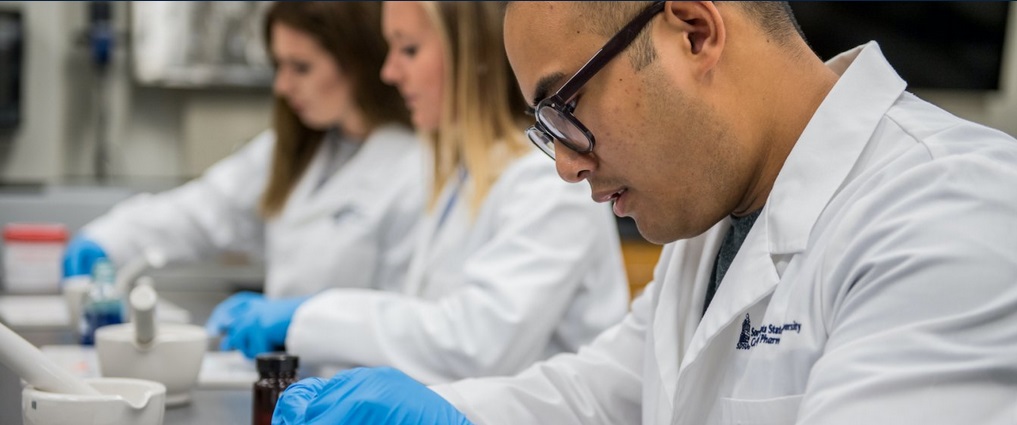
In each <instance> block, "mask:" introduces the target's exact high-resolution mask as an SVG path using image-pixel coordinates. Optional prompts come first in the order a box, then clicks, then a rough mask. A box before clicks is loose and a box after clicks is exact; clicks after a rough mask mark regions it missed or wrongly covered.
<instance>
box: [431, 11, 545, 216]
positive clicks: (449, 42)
mask: <svg viewBox="0 0 1017 425" xmlns="http://www.w3.org/2000/svg"><path fill="white" fill-rule="evenodd" d="M421 4H422V5H423V7H424V10H425V11H426V13H427V15H428V17H429V18H430V20H431V22H432V24H433V25H434V27H435V28H436V29H437V30H438V32H439V34H440V36H441V38H442V42H443V44H444V47H445V52H446V55H445V69H446V70H451V71H452V72H446V74H445V84H444V93H443V96H442V97H443V102H442V103H443V104H442V105H441V108H442V114H441V122H440V123H439V126H438V129H437V130H436V131H433V132H430V134H425V137H426V139H427V141H428V142H429V143H430V145H431V147H432V148H433V152H434V187H433V189H432V193H431V198H430V202H429V206H430V207H432V208H433V207H434V204H435V202H436V201H437V198H438V196H439V195H440V193H441V190H442V187H444V185H445V183H446V182H447V181H448V179H450V178H452V177H453V176H455V175H456V174H457V173H458V168H459V167H460V166H464V167H465V168H466V171H467V172H468V173H469V175H470V179H471V181H472V184H473V186H472V192H471V193H470V194H469V204H470V211H471V213H472V214H473V215H476V213H477V211H478V210H479V209H480V206H481V205H482V204H483V202H484V199H485V198H486V197H487V194H488V192H490V190H491V186H493V185H494V183H495V182H496V181H497V180H498V177H499V176H500V175H501V173H502V171H504V169H505V168H506V166H507V165H508V164H510V163H511V162H512V161H513V160H515V159H517V158H519V157H520V156H522V155H524V154H526V153H527V152H530V150H531V146H530V143H529V142H528V141H527V140H526V137H525V134H524V128H525V124H524V123H525V122H526V116H525V111H526V101H525V100H524V99H523V97H522V93H521V92H520V90H519V86H518V84H517V83H516V79H515V76H514V75H513V74H512V69H511V68H510V67H509V63H508V57H506V56H505V46H504V44H503V42H502V18H503V17H504V14H505V4H504V2H488V1H483V2H455V1H452V2H421Z"/></svg>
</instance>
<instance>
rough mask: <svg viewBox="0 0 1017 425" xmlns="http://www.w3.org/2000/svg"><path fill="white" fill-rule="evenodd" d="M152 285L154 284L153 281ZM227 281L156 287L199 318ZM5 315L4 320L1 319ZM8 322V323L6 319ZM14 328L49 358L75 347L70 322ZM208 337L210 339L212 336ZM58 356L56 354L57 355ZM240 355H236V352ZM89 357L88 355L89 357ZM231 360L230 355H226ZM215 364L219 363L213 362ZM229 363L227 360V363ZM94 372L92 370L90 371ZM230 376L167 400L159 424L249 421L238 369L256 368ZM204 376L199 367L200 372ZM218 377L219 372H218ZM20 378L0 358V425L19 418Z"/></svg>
mask: <svg viewBox="0 0 1017 425" xmlns="http://www.w3.org/2000/svg"><path fill="white" fill-rule="evenodd" d="M157 286H158V284H157ZM228 288H230V286H228V285H223V286H220V287H218V288H212V289H214V290H212V289H210V290H204V291H195V290H183V291H167V290H163V291H160V297H161V298H162V299H166V300H168V301H170V302H172V304H174V305H177V306H179V307H181V308H183V309H185V310H186V311H187V312H188V313H189V317H188V318H189V319H190V321H191V322H192V323H204V322H205V320H206V319H207V318H208V315H209V314H210V313H211V311H212V308H214V307H215V305H217V304H218V303H219V302H220V301H222V300H223V299H225V298H226V297H227V296H229V295H230V291H229V290H228ZM11 296H12V295H10V294H3V293H0V300H3V299H4V298H10V297H11ZM2 313H3V312H0V319H4V317H3V314H2ZM8 321H9V320H5V323H6V322H8ZM8 324H9V323H8ZM11 328H12V329H14V330H15V332H17V333H19V334H20V335H21V336H23V337H24V338H25V339H27V340H28V341H29V342H31V343H32V344H34V345H35V346H37V347H41V348H42V351H43V353H44V354H45V355H46V356H47V357H49V358H50V359H51V360H52V359H54V353H57V354H59V352H60V350H61V349H71V351H74V350H73V349H74V348H80V347H79V346H76V345H74V344H75V337H74V333H73V332H72V331H71V329H70V326H67V325H65V326H62V327H59V326H27V327H25V326H24V325H23V326H22V327H20V328H19V327H18V326H13V325H12V326H11ZM213 343H214V342H213ZM80 351H81V352H83V353H86V354H88V355H91V356H92V357H93V359H94V351H91V350H90V349H83V348H82V349H80ZM209 354H212V355H211V356H209V355H206V360H205V362H204V364H203V366H202V367H203V368H205V367H206V366H207V365H208V362H209V360H210V359H212V360H216V361H222V359H223V358H227V357H225V356H222V355H225V354H228V353H222V352H212V353H209ZM231 354H234V355H236V356H239V354H238V353H236V352H234V353H231ZM58 357H59V356H58ZM240 358H241V359H242V357H240ZM56 360H57V363H58V364H59V363H61V361H59V358H57V359H56ZM92 361H93V362H94V360H92ZM231 361H235V360H231ZM216 364H221V363H216ZM233 367H234V366H228V367H226V368H227V369H228V368H233ZM213 369H219V370H221V369H223V368H222V367H213ZM77 373H78V375H79V376H83V377H87V376H89V375H88V373H82V372H80V371H79V372H77ZM92 373H94V372H92ZM231 374H232V375H230V377H229V378H230V379H231V381H230V382H228V383H226V384H223V382H222V381H214V382H212V383H211V384H209V383H208V382H204V383H203V384H199V386H198V387H197V388H196V389H194V390H193V392H192V400H191V402H190V403H188V404H185V405H182V406H173V407H168V408H167V409H166V413H165V416H164V420H163V424H164V425H183V424H187V425H205V424H209V425H212V424H215V425H219V424H226V425H230V424H238V425H249V424H250V423H251V416H252V415H251V409H252V404H251V403H252V401H251V400H252V399H251V390H250V387H249V385H250V384H249V383H246V382H239V381H238V380H237V377H238V376H241V374H250V375H249V376H247V375H244V379H249V380H250V381H251V383H253V380H254V379H256V372H254V368H253V364H249V365H248V366H246V369H244V370H240V371H238V372H231ZM202 376H204V371H203V373H202ZM220 377H221V376H220ZM21 385H22V382H21V379H20V378H19V377H18V376H16V375H14V373H13V372H11V371H10V370H9V369H8V368H7V367H5V366H4V365H2V364H0V425H16V424H21V423H22V419H21V388H22V387H21Z"/></svg>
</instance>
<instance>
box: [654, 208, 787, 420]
mask: <svg viewBox="0 0 1017 425" xmlns="http://www.w3.org/2000/svg"><path fill="white" fill-rule="evenodd" d="M766 215H767V208H764V209H763V212H762V214H761V215H760V218H759V219H757V220H756V223H755V224H754V225H753V226H752V230H751V231H750V232H749V234H748V235H747V236H746V237H745V241H744V242H743V243H742V246H741V248H739V250H738V254H737V255H736V256H735V258H734V261H732V262H731V267H730V268H729V269H728V271H727V274H726V275H725V276H724V280H722V281H721V283H720V286H719V287H718V288H717V293H716V295H715V296H714V298H713V302H712V303H711V304H710V308H709V310H707V311H706V314H705V315H703V317H702V320H701V321H700V322H699V326H698V327H697V328H696V330H695V333H694V334H693V336H692V339H691V341H690V342H689V343H688V348H687V349H686V351H685V354H684V355H683V356H682V358H681V366H680V367H679V370H678V377H677V379H676V381H677V382H676V383H677V388H676V393H675V397H674V398H673V400H674V402H673V404H674V414H675V417H674V418H673V420H672V423H676V424H698V423H705V422H706V420H707V416H708V415H709V412H710V409H711V408H712V404H711V402H712V401H713V397H712V395H714V394H717V391H718V388H719V385H720V383H721V381H722V380H721V379H720V377H721V376H723V369H724V368H725V367H726V365H727V364H728V363H727V358H726V357H727V356H729V355H730V354H731V353H732V352H733V351H734V346H735V345H736V344H737V343H738V335H739V334H740V330H741V324H742V322H743V319H744V317H745V314H746V311H748V310H749V309H750V308H751V307H753V306H755V305H757V304H759V303H760V302H765V300H767V299H768V297H769V296H770V295H771V294H772V293H773V291H774V290H775V289H776V287H777V283H778V282H779V281H780V278H779V277H778V275H777V271H776V268H775V267H774V263H773V260H772V257H771V256H770V252H769V250H768V249H767V239H768V229H767V226H766V220H765V217H766ZM725 231H726V229H725ZM708 252H711V253H715V252H716V249H714V250H712V251H708ZM701 263H709V264H711V265H712V264H713V261H703V262H701ZM701 308H702V307H701V306H700V310H695V311H692V310H689V311H686V312H683V313H682V314H683V315H684V316H685V320H686V321H694V317H691V315H693V314H700V311H701ZM696 394H705V395H706V397H705V398H704V397H696V396H695V395H696Z"/></svg>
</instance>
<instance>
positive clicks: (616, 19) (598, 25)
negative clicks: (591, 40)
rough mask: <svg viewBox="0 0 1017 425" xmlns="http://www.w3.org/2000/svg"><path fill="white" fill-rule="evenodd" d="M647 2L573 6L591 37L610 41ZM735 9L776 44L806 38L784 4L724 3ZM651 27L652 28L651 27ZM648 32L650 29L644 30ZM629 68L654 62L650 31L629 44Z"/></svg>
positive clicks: (654, 55)
mask: <svg viewBox="0 0 1017 425" xmlns="http://www.w3.org/2000/svg"><path fill="white" fill-rule="evenodd" d="M651 3H653V2H649V1H618V2H601V1H590V2H576V3H572V4H573V5H575V7H576V10H575V11H576V12H577V14H578V17H579V22H582V25H583V26H584V27H586V28H589V29H591V30H592V31H593V32H594V33H596V34H598V35H602V36H604V37H610V36H612V35H614V34H615V33H616V32H617V31H618V30H620V29H621V27H622V26H624V25H625V24H626V23H627V22H629V21H630V20H631V19H632V18H633V17H635V16H636V15H637V14H638V13H639V12H640V11H642V10H643V9H645V8H647V7H649V5H650V4H651ZM726 4H732V5H738V6H739V7H741V8H742V9H743V10H744V11H745V12H746V14H747V15H748V16H749V17H750V18H752V19H753V20H754V21H755V22H756V23H757V24H758V25H759V27H760V28H761V29H762V30H763V32H764V33H765V34H766V35H767V36H769V37H770V38H772V39H773V40H774V41H776V42H777V43H781V44H784V43H786V44H787V45H790V44H791V41H792V40H794V39H795V38H796V37H801V38H805V37H804V35H803V34H802V30H801V27H799V26H798V21H797V20H796V19H795V17H794V13H793V12H792V11H791V6H790V5H788V3H787V2H777V1H742V2H727V3H726ZM650 25H653V24H652V23H651V24H650ZM647 28H649V26H647ZM627 52H628V55H629V58H630V59H631V60H632V65H633V67H635V68H636V69H637V70H638V69H642V68H643V67H644V66H646V65H648V64H649V63H650V62H653V59H654V58H655V57H656V53H655V52H654V50H653V43H652V42H651V41H650V36H649V31H648V30H643V32H642V33H641V34H640V35H639V37H638V38H636V40H635V41H633V42H632V45H631V46H630V47H629V49H628V50H627Z"/></svg>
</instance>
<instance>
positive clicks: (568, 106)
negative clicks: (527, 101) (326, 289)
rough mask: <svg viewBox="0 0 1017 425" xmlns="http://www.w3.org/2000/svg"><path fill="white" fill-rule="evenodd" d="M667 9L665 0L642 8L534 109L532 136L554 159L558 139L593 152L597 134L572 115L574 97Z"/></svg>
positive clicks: (580, 151)
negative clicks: (534, 118) (594, 134)
mask: <svg viewBox="0 0 1017 425" xmlns="http://www.w3.org/2000/svg"><path fill="white" fill-rule="evenodd" d="M662 10H664V2H662V1H657V2H654V3H653V4H652V5H650V7H647V8H646V10H644V11H642V12H640V13H639V15H637V16H636V17H635V18H633V19H632V21H631V22H629V23H628V24H625V26H624V27H622V29H621V30H620V31H618V33H617V34H615V35H614V36H613V37H611V39H610V40H608V41H607V43H605V44H604V47H601V48H600V50H598V51H597V53H596V54H594V55H593V57H592V58H590V60H589V61H587V62H586V64H584V65H583V66H582V67H581V68H579V70H578V71H576V73H575V74H574V75H572V78H569V80H568V81H566V82H565V85H563V86H561V88H559V89H558V91H557V92H555V93H554V94H553V95H551V96H549V97H547V98H545V99H544V100H541V101H540V103H537V107H536V108H534V110H533V114H534V116H535V117H536V119H537V122H536V123H535V124H534V125H533V126H531V127H530V128H528V129H527V130H526V136H527V137H529V138H530V141H531V142H533V144H534V145H536V146H537V147H538V148H540V150H542V151H544V153H546V154H547V156H549V157H551V159H554V145H555V141H558V142H560V143H561V144H563V145H565V147H567V148H569V149H572V150H574V151H576V152H579V153H589V152H593V145H594V140H595V139H594V137H593V133H590V130H589V129H587V128H586V126H584V125H583V123H581V122H579V120H578V119H577V118H576V117H575V115H573V114H572V112H573V111H575V108H576V105H575V102H574V101H573V98H574V97H575V96H576V93H578V92H579V89H581V88H582V87H583V85H584V84H586V82H588V81H590V78H593V76H594V75H596V74H597V72H599V71H600V70H601V68H603V67H604V65H607V63H608V62H610V61H611V59H613V58H614V57H615V56H617V55H618V53H621V52H622V51H624V50H625V48H626V47H628V46H629V44H632V41H633V40H635V39H636V36H638V35H639V33H640V32H642V31H643V28H645V27H646V25H647V24H648V23H650V19H651V18H653V17H654V16H656V15H657V14H658V13H660V11H662Z"/></svg>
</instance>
